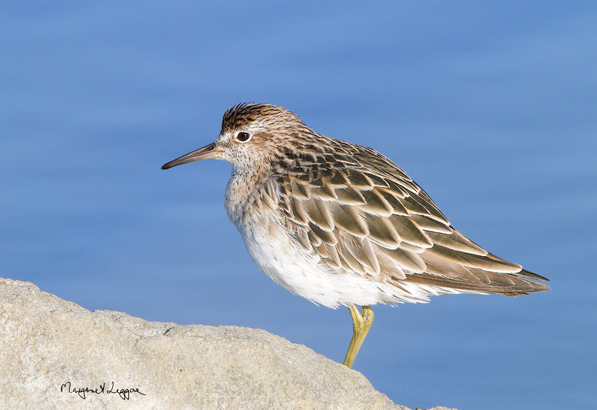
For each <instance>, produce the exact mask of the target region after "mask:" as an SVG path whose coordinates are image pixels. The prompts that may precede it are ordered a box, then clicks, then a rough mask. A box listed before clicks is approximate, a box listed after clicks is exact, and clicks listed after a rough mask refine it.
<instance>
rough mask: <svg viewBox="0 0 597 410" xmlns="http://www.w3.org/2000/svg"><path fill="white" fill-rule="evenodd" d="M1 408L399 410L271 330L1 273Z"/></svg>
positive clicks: (360, 380)
mask: <svg viewBox="0 0 597 410" xmlns="http://www.w3.org/2000/svg"><path fill="white" fill-rule="evenodd" d="M0 329H2V337H1V338H0V375H2V377H1V378H0V408H3V409H33V408H35V409H41V410H43V409H57V408H59V409H81V408H85V409H116V408H119V409H131V410H133V409H144V410H145V409H264V408H267V409H277V408H284V409H295V408H296V409H299V408H300V409H367V410H369V409H401V410H408V409H407V408H406V407H403V406H400V405H397V404H394V403H392V401H390V399H388V398H387V397H386V396H385V395H383V394H382V393H380V392H378V391H376V390H375V389H374V388H373V387H372V386H371V384H370V383H369V382H368V381H367V379H366V378H365V377H364V376H363V375H361V374H360V373H358V372H356V371H353V370H350V369H348V368H346V367H345V366H343V365H341V364H338V363H335V362H333V361H331V360H328V359H326V358H325V357H323V356H321V355H318V354H316V353H315V352H313V351H312V350H311V349H308V348H307V347H305V346H301V345H296V344H292V343H290V342H289V341H287V340H286V339H283V338H281V337H278V336H275V335H272V334H270V333H268V332H266V331H263V330H256V329H249V328H242V327H234V326H218V327H213V326H202V325H189V326H180V325H177V324H174V323H161V322H148V321H145V320H142V319H139V318H135V317H131V316H128V315H126V314H124V313H120V312H112V311H95V312H90V311H88V310H86V309H83V308H82V307H81V306H78V305H76V304H75V303H72V302H67V301H65V300H62V299H60V298H58V297H56V296H54V295H51V294H49V293H46V292H43V291H40V289H39V288H38V287H37V286H35V285H34V284H32V283H29V282H20V281H15V280H10V279H1V278H0Z"/></svg>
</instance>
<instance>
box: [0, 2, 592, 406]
mask: <svg viewBox="0 0 597 410" xmlns="http://www.w3.org/2000/svg"><path fill="white" fill-rule="evenodd" d="M596 44H597V3H595V2H568V3H563V2H555V1H543V2H538V1H527V2H508V1H503V2H499V3H497V2H496V3H495V4H479V3H478V2H449V4H447V3H446V2H439V1H429V2H400V3H397V4H395V5H392V6H380V5H375V4H367V5H365V3H363V2H329V3H327V4H325V5H323V4H319V3H316V2H312V3H311V2H300V4H299V3H296V4H282V3H281V2H265V1H258V2H250V3H248V2H236V1H223V2H217V3H216V2H205V3H204V4H201V3H200V2H191V1H129V2H126V4H123V2H116V1H104V2H78V1H71V2H67V1H65V2H60V3H59V4H51V3H50V2H42V1H39V2H35V1H30V2H4V3H3V5H2V6H1V7H0V56H1V58H0V76H1V78H2V92H0V112H1V114H0V130H1V134H0V138H1V145H0V147H1V149H0V169H1V175H2V177H1V181H2V196H1V199H0V215H1V217H0V241H1V242H0V263H1V269H0V276H3V277H10V278H14V279H19V280H27V281H32V282H34V283H35V284H37V285H38V286H39V287H40V288H41V289H42V290H45V291H48V292H51V293H54V294H56V295H58V296H60V297H61V298H64V299H67V300H71V301H74V302H76V303H78V304H80V305H82V306H83V307H85V308H87V309H91V310H94V309H111V310H119V311H123V312H126V313H128V314H130V315H134V316H139V317H142V318H144V319H147V320H158V321H172V322H176V323H180V324H192V323H201V324H209V325H239V326H249V327H256V328H262V329H266V330H268V331H270V332H272V333H276V334H278V335H281V336H283V337H285V338H287V339H289V340H290V341H292V342H295V343H301V344H305V345H307V346H309V347H310V348H312V349H313V350H315V351H316V352H318V353H320V354H322V355H325V356H327V357H329V358H330V359H332V360H335V361H342V360H343V357H344V353H345V350H346V348H347V345H348V342H349V339H350V336H351V331H352V329H351V322H350V317H349V314H348V311H347V310H346V309H345V308H342V309H338V310H331V309H327V308H323V307H318V306H315V305H313V304H311V303H309V302H307V301H305V300H303V299H301V298H299V297H296V296H293V295H292V294H290V293H289V292H287V291H286V290H284V289H282V288H281V287H278V286H277V285H275V284H274V283H273V282H272V281H271V280H270V279H268V278H267V277H266V276H265V275H262V274H261V273H260V272H259V271H258V269H257V267H256V266H255V265H254V264H253V262H252V260H251V258H250V256H249V255H248V253H247V251H246V250H245V248H244V245H243V243H242V241H241V238H240V236H239V235H238V233H237V232H236V230H235V228H234V227H233V226H232V225H231V224H230V223H229V222H228V220H227V217H226V214H225V211H224V207H223V195H224V189H225V185H226V181H227V180H228V176H229V174H230V166H229V165H228V164H226V163H222V162H217V161H206V162H203V163H196V164H192V165H186V166H184V167H180V168H176V169H174V170H171V171H168V172H164V171H161V170H160V166H161V165H162V164H163V163H165V162H167V161H169V160H171V159H173V158H175V157H177V156H179V155H182V154H184V153H186V152H188V151H191V150H193V149H195V148H198V147H200V146H203V145H205V144H207V143H209V142H211V141H212V140H214V139H215V138H216V137H217V135H218V132H219V126H220V121H221V115H222V114H223V112H224V111H225V110H226V109H227V108H228V107H229V106H231V105H233V104H235V103H238V102H245V101H255V102H268V103H274V104H279V105H284V106H286V107H288V108H289V109H291V110H293V111H295V112H296V113H297V114H299V115H300V116H301V117H302V118H303V119H304V121H305V122H306V123H307V124H309V125H310V126H312V127H313V128H314V129H315V130H317V131H319V132H321V133H324V134H326V135H329V136H332V137H335V138H340V139H345V140H348V141H352V142H356V143H361V144H366V145H369V146H371V147H373V148H376V149H377V150H379V151H381V152H383V153H384V154H386V155H387V156H389V157H390V158H392V159H393V160H394V161H396V162H397V163H398V164H399V165H401V166H402V167H403V168H404V169H405V170H406V171H407V172H408V173H409V174H410V175H411V176H412V177H413V178H414V179H415V180H416V181H417V182H418V183H419V184H421V185H422V186H423V187H424V188H425V189H426V191H427V192H428V193H429V194H430V195H431V196H432V198H434V200H435V201H436V202H437V204H438V205H439V206H440V208H441V209H442V210H443V211H444V213H445V214H446V215H447V216H448V217H449V218H450V220H451V221H452V223H453V224H454V225H455V226H456V227H457V228H459V229H460V230H461V231H462V232H464V233H465V234H466V235H468V236H469V237H470V238H472V239H473V240H474V241H476V242H478V243H479V244H481V245H482V246H484V247H486V248H487V249H489V250H490V251H491V252H493V253H495V254H497V255H499V256H502V257H504V258H506V259H508V260H511V261H514V262H518V263H521V264H523V265H524V266H525V267H526V268H527V269H529V270H532V271H535V272H537V273H539V274H541V275H544V276H547V277H549V278H550V279H551V283H550V285H551V286H552V290H551V291H550V292H548V293H543V294H536V295H532V296H530V297H520V298H515V299H510V298H505V297H501V296H484V297H482V296H457V297H456V296H443V297H439V298H434V299H433V300H432V303H430V304H426V305H401V306H399V307H397V308H391V307H387V306H378V307H376V309H375V313H376V322H375V324H374V326H373V329H372V331H371V333H370V335H369V337H368V339H367V341H366V342H365V345H364V347H363V350H362V351H361V353H360V354H359V357H358V359H357V362H356V364H355V369H356V370H358V371H360V372H362V373H363V374H364V375H365V376H366V377H367V378H368V379H369V380H370V381H371V383H372V384H373V385H374V386H375V387H376V388H377V389H379V390H380V391H382V392H383V393H385V394H387V395H388V396H389V397H390V398H391V399H392V400H394V401H395V402H397V403H401V404H404V405H407V406H409V407H413V408H414V407H416V406H422V407H431V406H435V405H446V406H450V407H452V406H453V407H457V408H458V409H460V410H465V409H506V408H507V409H517V408H524V409H539V408H540V409H564V408H566V409H572V408H574V409H595V408H597V393H596V392H595V389H596V386H597V372H596V370H595V369H596V368H597V352H596V349H597V348H596V345H597V330H596V329H597V315H596V313H597V302H596V300H595V296H594V295H595V287H596V285H597V279H596V272H595V264H594V258H595V254H596V248H597V240H596V235H595V232H596V230H597V211H596V209H597V160H596V158H597V68H596V67H597V46H596ZM90 382H91V381H90Z"/></svg>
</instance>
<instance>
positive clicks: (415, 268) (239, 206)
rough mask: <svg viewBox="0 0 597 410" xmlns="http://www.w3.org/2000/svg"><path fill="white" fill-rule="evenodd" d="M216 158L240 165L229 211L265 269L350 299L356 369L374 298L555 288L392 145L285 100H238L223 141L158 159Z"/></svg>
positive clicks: (340, 300)
mask: <svg viewBox="0 0 597 410" xmlns="http://www.w3.org/2000/svg"><path fill="white" fill-rule="evenodd" d="M208 158H213V159H219V160H224V161H227V162H229V163H230V164H232V166H233V170H232V176H231V177H230V181H229V182H228V187H227V190H226V210H227V212H228V216H229V218H230V220H231V221H232V223H234V225H235V226H236V227H237V228H238V230H239V232H240V234H241V235H242V237H243V240H244V242H245V245H246V247H247V249H248V250H249V253H250V254H251V256H252V257H253V259H254V260H255V262H256V263H257V265H258V266H259V268H260V269H261V270H262V271H263V272H264V273H265V274H267V275H268V276H269V277H270V278H272V279H273V280H274V281H275V282H276V283H278V284H279V285H281V286H283V287H284V288H286V289H287V290H289V291H291V292H292V293H294V294H297V295H299V296H302V297H304V298H305V299H307V300H310V301H311V302H314V303H317V304H321V305H324V306H328V307H331V308H336V307H338V306H347V307H348V309H349V311H350V314H351V316H352V321H353V337H352V340H351V342H350V345H349V348H348V352H347V353H346V358H345V360H344V364H345V365H346V366H348V367H352V365H353V363H354V360H355V358H356V356H357V353H358V351H359V349H360V347H361V345H362V343H363V341H364V339H365V336H366V335H367V332H368V331H369V329H370V328H371V325H372V323H373V310H372V309H371V305H374V304H376V303H383V304H391V305H392V304H396V303H402V302H426V301H428V298H429V296H435V295H442V294H458V293H476V294H487V293H497V294H501V295H506V296H518V295H525V294H527V293H529V292H542V291H546V290H549V287H548V286H546V285H544V284H542V283H539V282H536V280H543V281H545V280H547V279H546V278H544V277H542V276H539V275H537V274H534V273H531V272H529V271H527V270H524V269H522V267H521V266H520V265H517V264H514V263H510V262H507V261H505V260H503V259H501V258H498V257H497V256H495V255H493V254H491V253H489V252H487V251H486V250H484V249H483V248H481V247H480V246H478V245H477V244H475V243H473V242H472V241H470V240H469V239H468V238H466V237H465V236H464V235H462V234H461V233H460V232H458V231H457V230H456V229H455V228H454V227H453V226H452V225H451V224H450V222H449V221H448V220H447V219H446V217H445V216H444V215H443V214H442V212H441V211H440V210H439V209H438V207H437V206H436V205H435V203H434V202H433V201H432V200H431V198H430V197H429V196H428V195H427V194H426V193H425V191H423V189H421V187H419V185H417V184H416V183H415V182H414V181H413V180H412V179H411V178H410V177H409V176H408V175H407V174H406V173H405V172H404V171H403V170H402V169H401V168H400V167H398V166H397V165H396V164H394V163H393V162H392V161H391V160H389V159H388V158H386V157H385V156H384V155H382V154H380V153H379V152H377V151H375V150H373V149H371V148H368V147H364V146H361V145H357V144H351V143H349V142H345V141H341V140H337V139H333V138H329V137H326V136H324V135H321V134H318V133H316V132H315V131H313V130H312V129H311V128H309V127H308V126H307V125H305V123H304V122H303V121H301V119H300V118H299V117H298V116H297V115H295V114H294V113H292V112H290V111H289V110H287V109H285V108H283V107H278V106H275V105H269V104H253V103H248V104H238V105H236V106H234V107H232V108H230V109H229V110H228V111H226V113H225V114H224V118H223V120H222V130H221V132H220V135H219V137H218V138H217V139H216V141H215V142H213V143H211V144H209V145H207V146H205V147H203V148H200V149H198V150H196V151H193V152H190V153H188V154H186V155H183V156H182V157H180V158H177V159H175V160H173V161H171V162H168V163H167V164H165V165H164V166H163V167H162V169H168V168H172V167H174V166H177V165H181V164H186V163H189V162H193V161H199V160H202V159H208ZM357 306H362V314H361V312H359V310H358V309H357Z"/></svg>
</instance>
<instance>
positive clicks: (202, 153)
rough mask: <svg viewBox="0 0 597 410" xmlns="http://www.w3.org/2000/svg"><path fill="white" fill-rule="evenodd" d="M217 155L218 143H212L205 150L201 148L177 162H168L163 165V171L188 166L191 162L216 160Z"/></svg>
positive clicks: (178, 159)
mask: <svg viewBox="0 0 597 410" xmlns="http://www.w3.org/2000/svg"><path fill="white" fill-rule="evenodd" d="M216 153H217V150H216V143H215V142H212V143H211V144H209V145H206V146H205V147H203V148H199V149H198V150H195V151H193V152H189V153H188V154H186V155H183V156H182V157H178V158H176V159H175V160H172V161H170V162H168V163H167V164H164V165H162V169H169V168H172V167H175V166H177V165H182V164H188V163H189V162H195V161H201V160H202V159H210V158H215V154H216Z"/></svg>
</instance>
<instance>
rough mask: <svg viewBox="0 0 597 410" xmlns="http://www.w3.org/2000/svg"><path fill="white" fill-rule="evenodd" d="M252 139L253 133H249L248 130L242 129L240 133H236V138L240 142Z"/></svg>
mask: <svg viewBox="0 0 597 410" xmlns="http://www.w3.org/2000/svg"><path fill="white" fill-rule="evenodd" d="M250 139H251V134H249V133H248V132H245V131H241V132H239V133H238V134H236V140H237V141H238V142H247V141H249V140H250Z"/></svg>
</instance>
